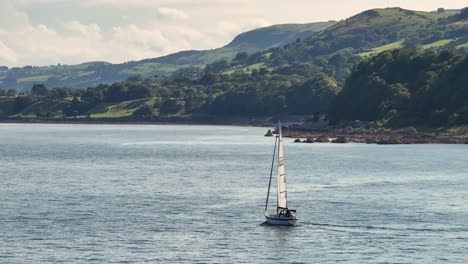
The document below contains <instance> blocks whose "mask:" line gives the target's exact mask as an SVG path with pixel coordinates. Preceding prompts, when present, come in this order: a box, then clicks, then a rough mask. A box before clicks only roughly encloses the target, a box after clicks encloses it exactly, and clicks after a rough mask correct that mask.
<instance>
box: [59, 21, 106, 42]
mask: <svg viewBox="0 0 468 264" xmlns="http://www.w3.org/2000/svg"><path fill="white" fill-rule="evenodd" d="M64 27H65V29H67V30H68V31H69V32H70V33H72V34H79V35H81V36H82V37H85V38H91V39H101V37H102V35H101V28H100V27H99V25H97V24H89V25H85V24H82V23H81V22H79V21H72V22H70V23H66V24H65V25H64Z"/></svg>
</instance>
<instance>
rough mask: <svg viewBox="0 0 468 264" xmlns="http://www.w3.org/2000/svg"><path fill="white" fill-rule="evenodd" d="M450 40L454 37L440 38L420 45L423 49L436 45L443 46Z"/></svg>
mask: <svg viewBox="0 0 468 264" xmlns="http://www.w3.org/2000/svg"><path fill="white" fill-rule="evenodd" d="M452 41H454V39H441V40H439V41H436V42H432V43H429V44H426V45H423V46H422V47H423V49H430V48H438V47H442V46H445V45H447V44H449V43H450V42H452Z"/></svg>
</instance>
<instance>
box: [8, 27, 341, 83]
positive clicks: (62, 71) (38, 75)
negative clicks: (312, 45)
mask: <svg viewBox="0 0 468 264" xmlns="http://www.w3.org/2000/svg"><path fill="white" fill-rule="evenodd" d="M335 23H336V22H320V23H310V24H286V25H275V26H271V27H266V28H259V29H255V30H252V31H249V32H246V33H243V34H241V35H239V36H238V37H236V38H235V39H234V40H233V41H232V42H231V43H230V44H228V45H226V46H225V47H222V48H218V49H214V50H205V51H182V52H178V53H175V54H171V55H168V56H164V57H160V58H154V59H145V60H142V61H131V62H126V63H122V64H111V63H107V62H88V63H83V64H78V65H53V66H44V67H32V66H26V67H22V68H11V69H6V68H2V67H0V88H4V89H11V88H14V89H17V90H19V91H24V90H28V89H30V88H31V87H32V85H33V84H34V83H43V84H45V85H46V86H48V87H70V88H86V87H89V86H94V85H97V84H101V83H114V82H119V81H123V80H125V79H127V78H128V77H131V76H135V75H142V76H143V77H149V76H154V75H167V74H168V73H171V72H174V71H175V70H177V69H179V68H181V67H184V66H190V65H192V66H201V67H203V66H204V65H206V64H207V63H211V62H214V61H217V60H220V59H226V60H231V59H232V58H233V57H234V56H235V55H236V54H237V53H239V52H243V51H245V52H247V53H254V52H258V51H262V50H265V49H268V48H271V47H277V46H281V45H284V44H285V43H288V42H291V41H294V40H295V39H296V38H304V37H308V36H310V35H312V34H314V33H316V32H318V31H321V30H323V29H325V28H327V27H329V26H332V25H334V24H335Z"/></svg>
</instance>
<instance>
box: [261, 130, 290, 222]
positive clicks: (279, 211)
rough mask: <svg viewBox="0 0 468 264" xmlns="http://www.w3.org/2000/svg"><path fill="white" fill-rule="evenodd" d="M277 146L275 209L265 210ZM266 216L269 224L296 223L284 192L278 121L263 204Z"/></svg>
mask: <svg viewBox="0 0 468 264" xmlns="http://www.w3.org/2000/svg"><path fill="white" fill-rule="evenodd" d="M277 148H278V162H277V170H278V178H277V184H276V186H277V190H276V193H277V199H276V211H274V212H267V210H268V200H269V198H270V187H271V180H272V177H273V168H274V166H275V154H276V149H277ZM263 214H264V215H265V218H266V223H267V224H270V225H289V226H295V225H296V224H297V221H298V218H297V214H296V210H291V209H289V208H288V199H287V192H286V173H285V170H284V148H283V137H282V134H281V122H279V123H278V134H277V136H276V140H275V147H274V149H273V160H272V162H271V171H270V182H269V184H268V193H267V199H266V204H265V211H264V213H263Z"/></svg>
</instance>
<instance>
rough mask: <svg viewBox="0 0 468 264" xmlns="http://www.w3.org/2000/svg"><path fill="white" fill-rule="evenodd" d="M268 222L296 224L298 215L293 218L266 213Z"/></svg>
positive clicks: (285, 224)
mask: <svg viewBox="0 0 468 264" xmlns="http://www.w3.org/2000/svg"><path fill="white" fill-rule="evenodd" d="M265 219H266V223H267V224H269V225H281V226H296V225H297V221H298V219H297V218H296V217H292V218H282V217H278V216H277V215H272V214H270V215H267V214H265Z"/></svg>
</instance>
